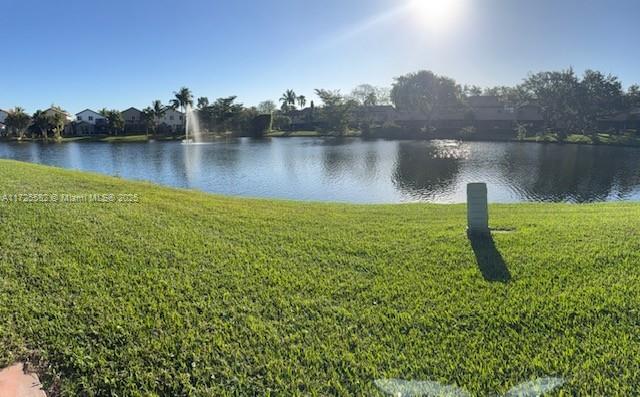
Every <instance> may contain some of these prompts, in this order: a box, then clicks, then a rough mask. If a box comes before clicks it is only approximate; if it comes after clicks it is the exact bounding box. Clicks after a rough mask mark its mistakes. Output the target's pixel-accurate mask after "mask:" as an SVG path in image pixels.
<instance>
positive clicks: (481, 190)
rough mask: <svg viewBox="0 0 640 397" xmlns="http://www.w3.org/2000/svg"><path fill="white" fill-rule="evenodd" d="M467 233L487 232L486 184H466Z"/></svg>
mask: <svg viewBox="0 0 640 397" xmlns="http://www.w3.org/2000/svg"><path fill="white" fill-rule="evenodd" d="M467 233H471V234H489V209H488V207H487V184H486V183H469V184H467Z"/></svg>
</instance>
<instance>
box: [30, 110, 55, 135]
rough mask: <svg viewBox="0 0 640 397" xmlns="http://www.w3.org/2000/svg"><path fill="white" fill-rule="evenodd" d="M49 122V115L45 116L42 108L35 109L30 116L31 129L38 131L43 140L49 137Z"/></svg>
mask: <svg viewBox="0 0 640 397" xmlns="http://www.w3.org/2000/svg"><path fill="white" fill-rule="evenodd" d="M50 124H51V120H50V119H49V116H47V114H46V113H45V112H43V111H42V110H36V112H35V113H34V114H33V117H32V118H31V125H32V126H33V129H34V130H35V131H37V132H38V133H40V135H41V136H42V138H44V140H45V141H47V140H48V139H49V137H48V135H47V132H48V131H49V126H50Z"/></svg>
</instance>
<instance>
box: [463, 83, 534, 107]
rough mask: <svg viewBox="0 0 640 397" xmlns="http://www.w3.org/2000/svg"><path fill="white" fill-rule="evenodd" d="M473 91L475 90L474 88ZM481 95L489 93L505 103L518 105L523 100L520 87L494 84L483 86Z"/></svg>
mask: <svg viewBox="0 0 640 397" xmlns="http://www.w3.org/2000/svg"><path fill="white" fill-rule="evenodd" d="M474 92H477V91H475V90H474ZM481 95H490V96H495V97H497V98H498V100H499V101H500V102H502V103H503V104H505V105H510V106H514V107H516V106H519V105H521V104H522V103H524V102H525V99H524V97H523V94H522V92H521V89H520V87H508V86H495V87H488V88H485V89H484V91H483V92H482V93H481Z"/></svg>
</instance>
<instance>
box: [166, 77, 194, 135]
mask: <svg viewBox="0 0 640 397" xmlns="http://www.w3.org/2000/svg"><path fill="white" fill-rule="evenodd" d="M173 96H174V97H175V98H174V99H172V100H171V107H172V108H174V109H176V108H180V110H181V111H182V113H183V114H184V117H183V119H184V127H185V131H186V129H187V124H186V122H187V117H186V116H187V107H188V106H193V94H192V93H191V90H190V89H188V88H187V87H182V88H180V89H179V90H178V91H177V92H176V91H174V92H173Z"/></svg>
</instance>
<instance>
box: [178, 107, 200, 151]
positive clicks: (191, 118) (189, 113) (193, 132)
mask: <svg viewBox="0 0 640 397" xmlns="http://www.w3.org/2000/svg"><path fill="white" fill-rule="evenodd" d="M184 110H185V134H186V136H185V139H184V140H183V141H182V143H183V144H197V143H201V142H202V133H201V131H200V120H199V119H198V114H197V113H196V111H195V109H193V108H192V107H191V105H187V106H186V107H185V109H184Z"/></svg>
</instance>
